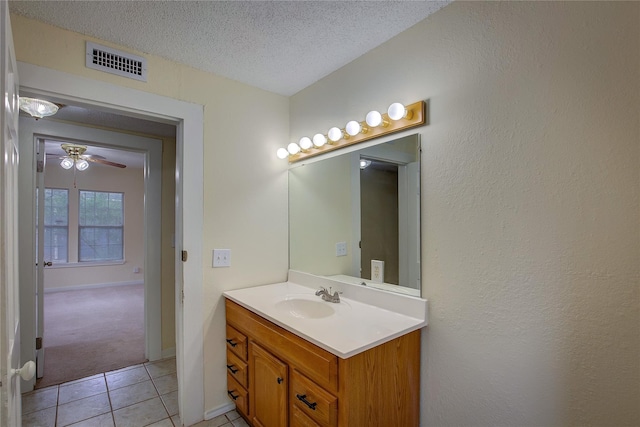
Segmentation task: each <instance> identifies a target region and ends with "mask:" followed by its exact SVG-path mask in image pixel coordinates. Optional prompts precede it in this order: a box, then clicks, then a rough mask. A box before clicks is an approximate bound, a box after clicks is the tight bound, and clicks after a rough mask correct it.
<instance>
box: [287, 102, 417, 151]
mask: <svg viewBox="0 0 640 427" xmlns="http://www.w3.org/2000/svg"><path fill="white" fill-rule="evenodd" d="M425 123H426V102H424V101H418V102H415V103H413V104H409V105H407V106H404V105H402V104H401V103H399V102H395V103H393V104H391V105H390V106H389V108H388V109H387V112H386V113H384V114H381V113H379V112H378V111H375V110H374V111H370V112H369V113H368V114H367V116H366V119H365V120H364V121H361V122H358V121H355V120H352V121H349V122H348V123H347V124H346V126H345V127H344V128H343V129H340V128H338V127H332V128H331V129H329V131H328V132H327V134H326V135H325V134H321V133H317V134H315V135H314V136H313V137H312V138H310V137H307V136H304V137H302V138H300V141H299V142H298V143H295V142H292V143H290V144H289V145H288V146H287V148H279V149H278V151H277V153H276V154H277V156H278V157H279V158H281V159H283V160H284V159H288V160H289V163H294V162H298V161H300V160H304V159H307V158H309V157H313V156H317V155H319V154H323V153H328V152H330V151H333V150H337V149H339V148H342V147H348V146H349V145H353V144H357V143H360V142H364V141H368V140H370V139H374V138H379V137H381V136H384V135H388V134H391V133H395V132H400V131H403V130H405V129H410V128H412V127H416V126H421V125H424V124H425Z"/></svg>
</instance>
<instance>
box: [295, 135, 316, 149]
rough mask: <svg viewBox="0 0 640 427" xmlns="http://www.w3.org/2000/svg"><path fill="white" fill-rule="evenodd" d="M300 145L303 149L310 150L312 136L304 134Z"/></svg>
mask: <svg viewBox="0 0 640 427" xmlns="http://www.w3.org/2000/svg"><path fill="white" fill-rule="evenodd" d="M298 145H300V148H302V149H303V150H308V149H309V148H311V147H312V145H313V143H312V142H311V139H310V138H308V137H306V136H303V137H302V138H300V141H299V142H298Z"/></svg>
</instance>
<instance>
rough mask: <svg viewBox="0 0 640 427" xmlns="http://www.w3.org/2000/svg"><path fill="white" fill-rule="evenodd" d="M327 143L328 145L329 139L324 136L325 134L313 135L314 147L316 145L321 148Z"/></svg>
mask: <svg viewBox="0 0 640 427" xmlns="http://www.w3.org/2000/svg"><path fill="white" fill-rule="evenodd" d="M326 143H327V137H326V136H324V135H323V134H321V133H316V134H315V135H313V145H315V146H316V147H318V148H320V147H322V146H323V145H324V144H326Z"/></svg>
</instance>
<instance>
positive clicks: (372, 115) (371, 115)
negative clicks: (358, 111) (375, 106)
mask: <svg viewBox="0 0 640 427" xmlns="http://www.w3.org/2000/svg"><path fill="white" fill-rule="evenodd" d="M365 121H366V122H367V124H368V125H369V126H371V127H372V128H375V127H378V126H380V125H382V127H387V126H389V122H388V121H386V120H382V114H380V112H379V111H376V110H373V111H369V112H368V113H367V117H366V118H365Z"/></svg>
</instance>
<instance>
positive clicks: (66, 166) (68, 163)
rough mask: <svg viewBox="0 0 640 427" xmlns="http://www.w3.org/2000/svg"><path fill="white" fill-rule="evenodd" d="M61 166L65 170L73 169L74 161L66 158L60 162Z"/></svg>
mask: <svg viewBox="0 0 640 427" xmlns="http://www.w3.org/2000/svg"><path fill="white" fill-rule="evenodd" d="M60 166H62V168H63V169H71V168H72V167H73V160H71V159H70V158H68V157H65V158H64V159H62V161H61V162H60Z"/></svg>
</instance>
